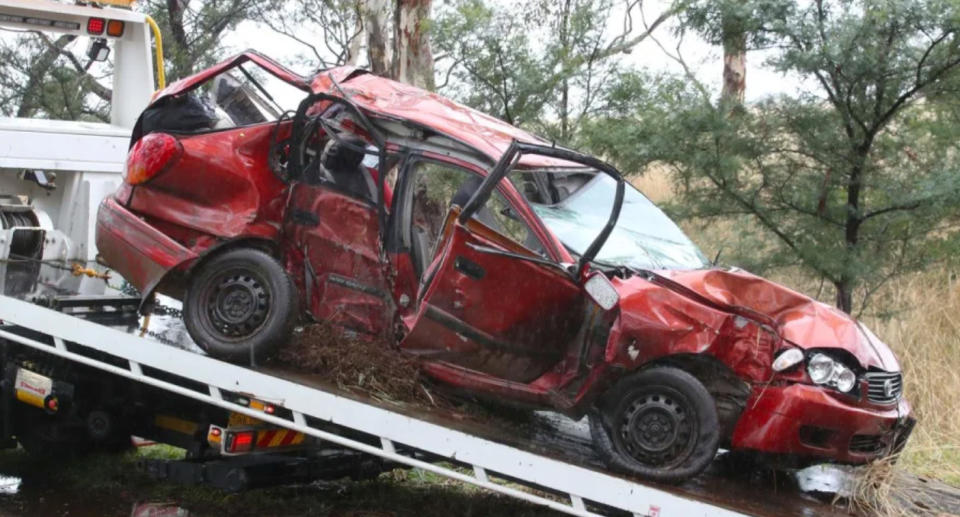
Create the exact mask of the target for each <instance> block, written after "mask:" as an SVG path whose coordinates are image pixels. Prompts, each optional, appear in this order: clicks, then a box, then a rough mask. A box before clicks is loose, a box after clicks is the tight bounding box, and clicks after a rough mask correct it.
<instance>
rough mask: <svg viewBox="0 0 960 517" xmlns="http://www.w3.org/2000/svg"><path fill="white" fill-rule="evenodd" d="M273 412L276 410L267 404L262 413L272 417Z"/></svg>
mask: <svg viewBox="0 0 960 517" xmlns="http://www.w3.org/2000/svg"><path fill="white" fill-rule="evenodd" d="M275 411H276V409H275V408H274V407H273V406H271V405H270V404H267V405H266V406H264V407H263V412H264V413H266V414H268V415H272V414H273V413H274V412H275Z"/></svg>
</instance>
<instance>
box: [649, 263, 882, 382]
mask: <svg viewBox="0 0 960 517" xmlns="http://www.w3.org/2000/svg"><path fill="white" fill-rule="evenodd" d="M658 274H659V275H661V276H663V277H666V278H667V279H669V280H672V281H674V282H676V283H678V284H681V285H682V286H683V287H686V288H687V289H689V290H691V291H694V292H695V293H696V294H698V295H700V296H703V297H704V298H706V299H707V300H709V301H710V302H712V303H714V304H716V305H719V306H721V307H725V308H728V309H735V308H740V309H743V308H746V309H747V310H748V311H752V312H755V313H759V314H762V315H764V316H767V317H769V318H770V319H771V320H773V322H775V324H776V327H777V330H778V331H779V333H780V336H781V337H782V338H783V339H785V340H787V341H789V342H791V343H793V344H795V345H797V346H799V347H801V348H804V349H811V348H834V349H840V350H846V351H847V352H849V353H850V354H852V355H853V356H854V357H856V358H857V360H858V361H860V364H861V365H862V366H864V367H867V368H870V367H873V368H879V369H881V370H885V371H900V365H899V364H898V363H897V358H896V357H895V356H894V354H893V352H892V351H891V350H890V348H889V347H888V346H887V345H886V344H885V343H883V342H882V341H881V340H880V339H879V338H877V336H875V335H874V334H873V332H871V331H870V330H869V329H867V327H866V326H865V325H863V324H860V323H858V322H857V321H856V320H855V319H853V318H852V317H850V316H849V315H847V314H846V313H844V312H842V311H840V310H837V309H835V308H833V307H831V306H829V305H827V304H825V303H821V302H818V301H816V300H813V299H812V298H810V297H808V296H805V295H803V294H800V293H798V292H796V291H794V290H792V289H788V288H786V287H784V286H782V285H780V284H777V283H775V282H771V281H769V280H767V279H765V278H761V277H758V276H756V275H752V274H750V273H747V272H745V271H738V270H735V271H731V270H722V269H709V270H695V271H660V272H658Z"/></svg>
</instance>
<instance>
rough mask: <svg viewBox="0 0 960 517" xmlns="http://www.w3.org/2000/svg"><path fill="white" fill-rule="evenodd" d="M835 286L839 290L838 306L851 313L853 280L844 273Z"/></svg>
mask: <svg viewBox="0 0 960 517" xmlns="http://www.w3.org/2000/svg"><path fill="white" fill-rule="evenodd" d="M833 286H834V287H835V288H836V290H837V308H838V309H840V310H841V311H843V312H845V313H847V314H850V312H851V311H852V310H853V286H852V285H851V281H850V280H849V279H848V278H847V277H846V276H845V275H844V278H843V279H842V280H840V281H839V282H834V284H833Z"/></svg>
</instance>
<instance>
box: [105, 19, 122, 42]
mask: <svg viewBox="0 0 960 517" xmlns="http://www.w3.org/2000/svg"><path fill="white" fill-rule="evenodd" d="M107 36H113V37H114V38H119V37H120V36H123V22H122V21H120V20H110V21H109V22H107Z"/></svg>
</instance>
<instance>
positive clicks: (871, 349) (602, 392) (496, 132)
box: [97, 52, 913, 481]
mask: <svg viewBox="0 0 960 517" xmlns="http://www.w3.org/2000/svg"><path fill="white" fill-rule="evenodd" d="M125 178H126V180H125V183H124V184H123V186H122V187H121V188H120V189H119V190H118V191H117V192H116V193H115V194H114V195H113V196H112V197H110V198H108V199H107V200H106V201H105V202H104V203H103V205H102V206H101V208H100V213H99V218H98V224H97V246H98V248H99V252H100V254H101V257H102V259H103V261H105V263H106V264H108V265H110V266H111V267H113V268H114V269H115V270H117V271H118V272H119V273H121V274H122V275H123V276H124V277H126V278H127V279H128V280H129V281H130V282H131V283H132V284H133V285H134V286H136V287H137V288H138V289H140V290H141V292H142V293H143V295H144V300H145V301H149V299H150V297H151V296H152V295H153V294H154V293H164V294H167V295H170V296H173V297H175V298H178V299H181V300H183V302H184V320H185V323H186V325H187V328H188V330H189V332H190V334H191V336H192V337H193V339H194V340H195V341H196V343H197V344H198V345H199V346H200V347H202V348H203V349H205V350H206V351H207V352H208V353H210V354H211V355H214V356H217V357H220V358H223V359H226V360H230V361H251V360H254V361H255V360H257V359H259V358H264V357H266V356H268V355H269V354H270V353H271V351H272V350H273V349H274V348H275V347H278V346H283V343H284V342H285V341H286V340H287V339H288V338H289V337H290V334H291V332H292V329H293V328H294V326H295V325H296V324H297V322H298V321H299V320H300V318H307V319H313V320H322V321H326V322H330V323H332V324H336V325H339V326H341V327H344V328H346V329H350V330H351V331H353V332H356V333H358V334H365V335H370V336H376V337H379V338H387V340H389V341H390V342H395V343H398V344H399V348H400V349H401V350H403V351H405V352H406V353H410V354H415V355H416V356H418V357H419V358H420V359H421V360H422V364H423V365H424V369H425V370H426V372H427V373H428V374H429V375H430V376H432V377H433V378H434V379H436V380H437V381H439V382H441V383H445V384H448V385H451V386H453V387H456V388H458V389H460V390H466V391H468V392H470V393H472V394H474V395H476V396H480V397H485V398H488V399H492V400H495V401H500V402H503V403H510V404H514V405H517V404H519V405H522V406H527V407H532V408H549V409H552V410H556V411H559V412H562V413H564V414H567V415H569V416H571V417H574V418H579V417H582V416H584V415H589V417H590V425H591V430H592V433H593V436H594V440H595V442H596V446H597V449H598V451H600V453H601V455H602V456H603V457H604V458H605V460H606V461H607V462H608V464H609V465H610V466H611V467H612V468H615V469H618V470H622V471H627V472H630V473H635V474H639V475H642V476H646V477H648V478H651V479H656V480H661V481H678V480H682V479H686V478H689V477H691V476H694V475H696V474H698V473H699V472H700V471H702V470H703V469H704V468H705V467H706V466H707V465H708V464H709V463H710V462H711V460H712V459H713V458H714V456H715V454H716V452H717V450H718V447H725V448H729V449H732V450H743V451H756V452H761V453H767V454H770V455H776V456H784V457H788V458H791V459H796V460H799V461H811V460H833V461H838V462H844V463H863V462H866V461H868V460H871V459H874V458H878V457H881V456H885V455H888V454H891V453H892V452H894V451H897V450H899V449H900V448H901V447H902V446H903V444H904V443H905V441H906V439H907V437H908V435H909V433H910V430H911V428H912V426H913V420H912V418H911V417H910V407H909V405H908V404H907V402H906V401H905V400H904V399H903V398H902V397H901V389H902V379H901V373H900V366H899V364H898V363H897V360H896V358H895V357H894V355H893V354H892V353H891V351H890V349H889V348H888V347H887V346H886V345H885V344H884V343H883V342H881V341H880V340H879V339H878V338H877V337H876V336H874V335H873V334H872V333H871V332H870V331H869V330H868V329H866V328H865V327H864V326H863V325H861V324H860V323H858V322H857V321H855V320H854V319H852V318H850V317H849V316H847V315H846V314H843V313H841V312H839V311H837V310H835V309H833V308H831V307H828V306H826V305H824V304H821V303H818V302H816V301H814V300H812V299H810V298H808V297H806V296H804V295H801V294H799V293H796V292H794V291H791V290H789V289H787V288H785V287H782V286H780V285H777V284H775V283H772V282H770V281H767V280H765V279H762V278H759V277H757V276H754V275H751V274H749V273H746V272H744V271H740V270H736V269H723V268H718V267H714V266H713V265H712V264H710V263H709V261H707V260H706V259H705V258H704V256H703V254H702V253H701V252H700V251H699V250H698V249H697V247H696V246H695V245H694V244H693V243H692V242H691V241H690V240H689V239H688V238H687V237H686V236H685V235H684V234H683V232H682V231H681V230H680V229H679V228H678V227H677V225H676V224H674V223H673V222H672V221H671V220H670V219H669V218H668V217H667V216H666V215H665V214H664V213H663V212H661V211H660V210H659V209H658V208H657V207H656V206H655V205H654V204H653V203H651V202H650V201H649V200H648V199H647V198H645V197H644V196H643V195H642V194H641V193H640V192H638V191H637V190H636V189H634V188H633V187H632V186H631V185H630V184H629V183H627V182H625V181H624V179H623V178H622V176H621V175H620V174H619V173H618V172H617V171H616V170H615V169H614V168H612V167H611V166H609V165H607V164H605V163H603V162H602V161H600V160H598V159H596V158H592V157H590V156H586V155H583V154H580V153H577V152H574V151H570V150H567V149H562V148H558V147H555V146H552V145H549V144H547V143H546V142H544V141H542V140H541V139H539V138H537V137H535V136H533V135H531V134H528V133H526V132H524V131H522V130H520V129H517V128H515V127H512V126H510V125H508V124H506V123H504V122H502V121H499V120H496V119H494V118H492V117H489V116H487V115H484V114H482V113H479V112H476V111H474V110H471V109H469V108H467V107H464V106H461V105H458V104H456V103H454V102H453V101H451V100H449V99H446V98H443V97H441V96H438V95H436V94H433V93H429V92H426V91H423V90H420V89H418V88H414V87H411V86H408V85H405V84H401V83H397V82H394V81H391V80H388V79H384V78H380V77H377V76H375V75H372V74H370V73H367V72H365V71H363V70H358V69H354V68H349V67H345V68H335V69H332V70H326V71H323V72H320V73H318V74H317V75H316V76H314V77H312V78H304V77H300V76H297V75H296V74H294V73H292V72H290V71H289V70H287V69H285V68H283V67H282V66H280V65H278V64H277V63H275V62H273V61H271V60H269V59H267V58H265V57H263V56H260V55H258V54H256V53H252V52H248V53H246V54H243V55H240V56H238V57H236V58H234V59H232V60H229V61H227V62H225V63H223V64H221V65H218V66H216V67H214V68H211V69H210V70H207V71H204V72H202V73H200V74H197V75H195V76H193V77H189V78H186V79H184V80H181V81H179V82H177V83H175V84H173V85H171V86H169V87H168V88H166V89H165V90H163V91H161V92H159V93H158V94H157V95H156V97H155V98H154V100H153V102H152V103H151V105H150V107H148V109H147V110H146V111H145V112H144V114H143V116H142V117H141V119H140V121H139V122H138V125H137V128H136V130H135V133H134V136H133V141H132V147H131V149H130V154H129V159H128V163H127V171H126V176H125Z"/></svg>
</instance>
